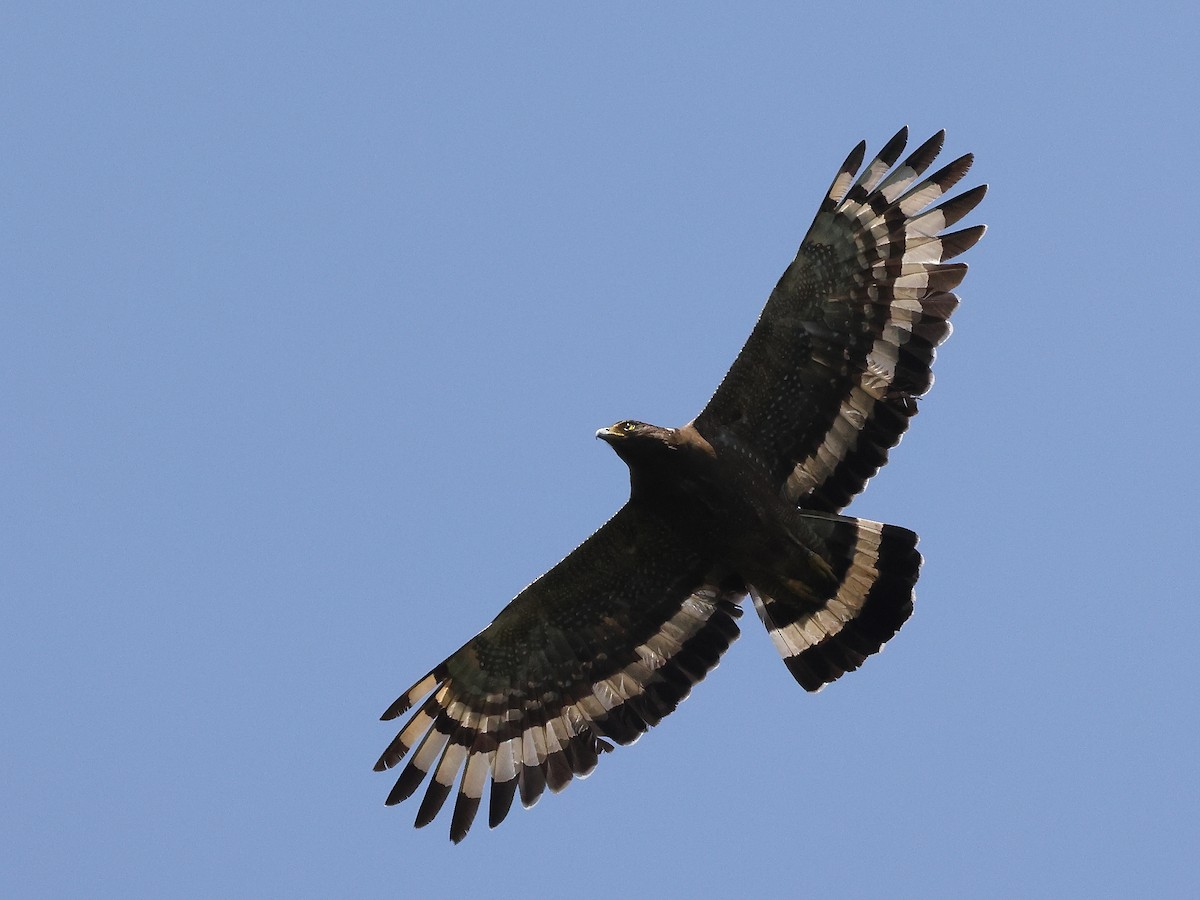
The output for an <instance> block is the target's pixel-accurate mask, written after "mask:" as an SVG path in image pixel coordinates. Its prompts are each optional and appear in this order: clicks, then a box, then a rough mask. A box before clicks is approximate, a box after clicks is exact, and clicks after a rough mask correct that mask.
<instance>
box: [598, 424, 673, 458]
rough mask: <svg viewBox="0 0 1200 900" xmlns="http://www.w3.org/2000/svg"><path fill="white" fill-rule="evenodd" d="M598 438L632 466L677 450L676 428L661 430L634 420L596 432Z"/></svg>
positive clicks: (655, 426)
mask: <svg viewBox="0 0 1200 900" xmlns="http://www.w3.org/2000/svg"><path fill="white" fill-rule="evenodd" d="M596 437H598V438H600V440H602V441H604V442H605V443H607V444H609V445H610V446H611V447H612V448H613V450H615V451H616V452H617V456H619V457H621V459H623V460H625V462H626V463H627V464H628V465H630V466H633V465H635V464H636V463H639V462H642V461H643V460H645V459H647V458H654V457H657V456H659V455H660V454H661V453H662V452H663V451H664V450H666V451H669V450H673V449H675V440H674V438H675V429H674V428H660V427H659V426H657V425H647V424H646V423H645V422H638V421H635V420H633V419H625V420H624V421H621V422H617V423H616V424H615V425H609V426H608V427H607V428H601V429H600V430H599V431H597V432H596Z"/></svg>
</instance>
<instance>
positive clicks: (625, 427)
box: [617, 421, 638, 434]
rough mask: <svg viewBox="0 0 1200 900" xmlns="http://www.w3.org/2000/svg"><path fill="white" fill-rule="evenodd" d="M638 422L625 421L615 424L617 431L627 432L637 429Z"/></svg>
mask: <svg viewBox="0 0 1200 900" xmlns="http://www.w3.org/2000/svg"><path fill="white" fill-rule="evenodd" d="M637 427H638V423H637V422H634V421H625V422H622V423H621V424H620V425H618V426H617V430H618V431H624V432H625V433H626V434H628V433H629V432H631V431H637Z"/></svg>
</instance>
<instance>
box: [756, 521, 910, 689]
mask: <svg viewBox="0 0 1200 900" xmlns="http://www.w3.org/2000/svg"><path fill="white" fill-rule="evenodd" d="M798 515H799V516H800V517H802V519H803V524H804V526H805V527H806V528H807V529H810V530H811V531H812V532H813V533H815V534H816V535H817V536H818V538H819V539H820V540H819V545H821V546H820V549H819V550H818V551H817V552H818V555H820V556H821V557H823V558H824V559H825V561H826V562H827V563H828V564H829V566H830V568H831V569H832V570H833V576H834V577H833V578H832V579H830V580H829V583H828V585H826V586H823V587H821V588H819V589H813V588H812V586H811V585H810V586H808V589H806V590H804V591H796V590H790V589H789V588H788V587H787V584H786V582H785V581H783V580H779V581H777V582H776V583H774V584H769V585H768V584H753V585H751V586H750V595H751V596H752V597H753V598H754V608H755V609H756V610H757V611H758V615H759V618H760V619H762V621H763V624H764V625H766V627H767V632H768V634H770V636H771V641H772V642H773V643H774V644H775V648H776V649H777V650H778V651H779V653H780V655H781V656H782V657H783V661H784V663H786V665H787V667H788V669H789V671H791V673H792V675H793V676H794V677H795V679H796V680H797V681H798V682H800V684H801V686H803V687H804V689H805V690H809V691H816V690H819V689H820V688H821V687H823V686H824V685H826V684H828V683H829V682H831V681H835V680H836V679H838V678H840V677H841V676H842V675H844V674H845V673H846V672H853V671H854V670H855V669H857V668H858V667H859V666H860V665H862V663H863V661H864V660H866V658H867V657H868V656H870V655H871V654H873V653H877V652H878V651H879V650H880V649H882V647H883V645H884V643H885V642H886V641H888V640H889V639H890V638H891V637H892V635H894V634H895V633H896V632H897V631H898V630H899V629H900V626H901V625H903V624H904V623H905V621H906V620H907V619H908V617H909V616H910V615H912V610H913V586H914V585H915V584H916V583H917V576H918V573H919V570H920V567H921V554H920V553H918V552H917V549H916V547H917V536H916V535H915V534H914V533H913V532H911V531H909V530H908V529H906V528H899V527H897V526H895V525H883V524H880V523H879V522H869V521H867V520H865V519H855V518H851V517H849V516H837V515H832V514H827V513H818V512H808V511H799V512H798Z"/></svg>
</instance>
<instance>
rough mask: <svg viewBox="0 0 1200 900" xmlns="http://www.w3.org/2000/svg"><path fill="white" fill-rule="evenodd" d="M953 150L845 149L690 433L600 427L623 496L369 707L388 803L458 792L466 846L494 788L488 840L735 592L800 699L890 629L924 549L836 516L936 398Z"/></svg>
mask: <svg viewBox="0 0 1200 900" xmlns="http://www.w3.org/2000/svg"><path fill="white" fill-rule="evenodd" d="M944 138H945V132H944V131H941V132H938V133H937V134H935V135H934V136H933V137H931V138H930V139H929V140H927V141H925V143H923V144H921V145H920V146H919V147H917V148H916V149H915V150H914V151H913V152H912V153H911V154H910V155H909V156H908V157H907V158H905V159H904V161H903V162H901V163H900V164H899V165H896V161H897V160H898V159H899V158H900V155H901V153H902V152H903V151H904V148H905V145H906V143H907V141H908V129H907V127H906V128H902V129H901V130H900V131H899V132H898V133H897V134H896V135H895V136H894V137H893V138H892V139H891V140H890V141H888V142H887V143H886V144H885V145H884V147H883V149H882V150H880V151H879V154H878V155H877V156H876V157H875V158H874V159H873V160H871V162H870V163H868V165H867V166H866V168H865V169H863V171H862V173H861V174H859V169H860V167H861V166H862V162H863V159H864V157H865V153H866V142H865V141H864V142H862V143H859V144H858V146H856V147H855V148H854V150H853V151H851V153H850V155H849V156H848V157H847V158H846V161H845V162H844V163H843V164H842V166H841V168H840V169H839V170H838V173H837V177H836V178H834V180H833V184H832V185H831V186H830V188H829V191H828V193H826V195H825V197H824V199H823V200H822V201H821V205H820V207H819V209H818V210H817V214H816V218H815V220H814V221H813V224H812V227H811V228H809V230H808V233H807V235H806V236H805V238H804V241H803V243H801V245H800V249H799V251H798V252H797V254H796V258H795V260H793V261H792V263H791V264H790V265H789V266H788V267H787V270H786V271H785V272H784V273H783V276H782V277H781V278H780V280H779V283H778V284H777V285H776V287H775V289H774V290H773V291H772V292H771V295H770V297H769V298H768V300H767V303H766V306H765V307H764V308H763V310H762V313H761V315H760V317H759V319H758V323H757V324H756V325H755V327H754V329H753V331H752V332H751V334H750V337H749V339H748V340H747V342H746V344H745V346H744V347H743V348H742V350H741V352H740V353H739V354H738V356H737V358H736V359H735V360H734V363H733V366H732V367H731V368H730V370H729V372H728V373H727V374H726V376H725V378H724V380H723V381H722V382H721V384H720V386H719V387H718V388H717V391H716V393H715V394H714V395H713V397H712V399H711V400H710V401H709V403H708V405H707V406H705V407H704V409H703V410H702V411H701V412H700V414H699V415H698V416H696V418H695V419H693V420H692V421H691V422H688V423H687V424H686V425H683V426H681V427H679V428H664V427H659V426H657V425H650V424H647V423H645V422H639V421H636V420H633V419H629V420H625V421H621V422H617V423H616V424H614V425H610V426H609V427H607V428H602V429H600V430H599V431H598V432H596V437H598V438H600V439H601V440H603V441H604V442H606V443H607V444H609V445H610V446H611V447H612V448H613V450H614V451H616V453H617V455H618V456H619V457H620V458H621V459H622V460H623V461H624V462H625V463H626V465H627V466H628V467H629V483H630V491H629V500H628V502H626V503H625V505H624V506H623V507H621V509H620V510H619V511H618V512H617V513H616V514H615V515H614V516H613V517H612V518H611V519H610V520H609V521H608V522H607V523H606V524H605V525H603V526H602V527H601V528H600V530H599V531H597V532H596V533H595V534H593V535H592V536H591V537H589V538H588V539H587V540H586V541H584V542H583V544H581V545H580V546H579V547H578V548H576V549H575V550H574V551H573V552H572V553H571V554H570V555H568V556H567V557H566V558H565V559H564V560H563V561H562V562H560V563H559V564H558V565H556V566H555V567H554V568H552V569H551V570H550V571H549V572H547V573H546V574H545V575H543V576H541V577H540V578H538V579H537V580H536V581H534V582H533V583H532V584H531V585H529V587H527V588H525V590H523V591H521V593H520V594H518V595H517V597H516V598H515V599H514V600H513V601H512V602H511V603H509V604H508V606H506V607H505V608H504V609H503V610H501V611H500V614H499V615H498V616H496V618H495V620H494V621H493V622H492V623H491V624H490V625H488V626H487V627H486V628H485V629H483V631H481V632H480V633H479V634H477V635H475V637H473V638H471V639H470V640H469V641H467V643H466V644H464V645H463V646H462V647H461V648H460V649H459V650H457V651H455V652H454V653H453V654H451V655H450V656H449V657H448V658H447V659H445V660H444V661H443V662H441V663H439V664H438V665H436V666H434V667H433V669H432V670H431V671H429V672H428V673H427V674H425V675H424V676H423V677H422V678H420V679H419V680H418V681H417V683H416V684H414V685H413V686H412V687H411V688H409V689H408V690H407V691H405V692H404V693H403V694H401V695H400V697H399V698H398V699H397V700H396V702H395V703H393V704H392V705H391V706H389V707H388V709H387V710H386V712H384V714H383V717H382V718H383V719H384V720H390V719H395V718H396V717H398V716H401V715H402V714H404V713H406V712H411V713H412V714H411V717H410V718H409V719H408V720H407V721H406V722H405V723H404V725H403V727H402V728H401V729H400V731H399V733H398V734H397V735H396V737H395V739H394V740H393V741H392V742H391V744H389V745H388V747H387V749H386V750H385V751H384V752H383V755H382V756H381V757H380V758H379V761H378V762H377V763H376V764H375V769H376V771H384V770H386V769H391V768H392V767H394V766H397V765H399V764H400V763H401V762H402V761H403V760H405V759H406V758H407V760H408V762H407V764H406V765H405V766H404V768H403V769H402V770H401V771H400V775H399V777H398V779H397V780H396V783H395V786H394V787H393V788H392V790H391V793H390V794H389V795H388V797H387V801H386V802H387V804H388V805H391V804H395V803H399V802H401V801H402V800H405V799H407V798H408V797H410V796H411V795H412V794H414V793H415V792H416V790H417V789H418V788H419V787H420V785H421V784H422V783H423V782H424V780H425V778H426V777H427V776H429V775H430V774H431V773H432V777H431V778H430V780H429V784H428V787H427V788H426V790H425V794H424V798H423V800H422V802H421V804H420V807H419V809H418V811H417V816H416V826H417V827H418V828H420V827H423V826H424V825H427V824H429V823H430V822H431V821H432V820H433V819H434V818H435V817H436V816H437V814H438V812H439V810H441V809H442V807H443V806H444V804H445V802H446V800H447V798H448V797H449V796H450V794H451V793H452V792H454V789H455V783H456V782H457V797H456V799H455V802H454V808H453V813H452V815H451V820H450V838H451V840H453V841H454V842H455V843H457V842H459V841H461V840H462V839H463V838H464V837H465V836H466V834H467V831H468V829H469V828H470V827H471V823H472V822H473V821H474V819H475V816H476V813H477V812H478V810H479V806H480V804H481V802H482V799H483V795H484V790H485V788H486V787H487V786H488V782H489V781H490V783H491V788H490V792H489V799H488V824H489V825H490V826H491V827H495V826H496V825H498V824H500V822H501V821H503V820H504V818H505V817H506V816H507V815H508V813H509V810H510V809H511V807H512V804H513V800H514V798H515V797H516V796H517V795H518V794H519V795H520V799H521V803H522V804H523V805H524V806H526V807H530V806H532V805H533V804H534V803H536V802H537V800H538V799H539V798H540V797H541V795H542V794H543V792H544V790H545V789H546V788H549V789H550V790H551V791H552V792H557V791H560V790H562V789H563V788H564V787H566V785H567V784H568V783H569V782H570V781H571V780H572V778H575V777H581V778H582V777H584V776H585V775H588V774H589V773H590V772H591V771H592V770H593V769H594V768H595V767H596V765H597V762H598V761H599V758H600V756H601V755H602V754H603V753H606V752H608V751H610V750H612V749H613V747H614V745H615V744H622V745H624V744H631V743H633V742H634V741H636V740H637V739H638V738H639V737H640V736H641V735H642V734H643V733H644V732H645V731H646V730H647V729H649V728H650V727H651V726H654V725H657V724H658V723H659V721H661V720H662V719H663V717H664V716H666V715H668V714H669V713H670V712H671V711H672V710H674V709H675V708H676V706H678V704H679V703H680V701H682V700H683V699H684V698H685V697H686V696H687V695H688V694H689V692H690V691H691V689H692V687H693V686H694V685H695V684H696V683H698V682H699V681H701V680H702V679H703V678H704V677H705V675H706V674H707V673H708V672H709V671H710V670H711V669H712V668H714V667H715V666H716V665H717V661H718V660H719V659H720V657H721V654H722V653H724V652H725V650H726V649H727V648H728V647H729V645H730V644H731V643H732V642H733V640H734V639H735V638H736V637H737V636H738V625H737V620H738V617H739V616H740V614H741V607H740V603H741V601H742V600H743V599H744V598H745V597H746V595H747V594H748V595H749V596H750V598H751V600H752V602H753V604H754V609H755V611H756V612H757V613H758V616H759V618H760V619H761V620H762V623H763V625H764V626H766V629H767V632H768V633H769V635H770V637H771V641H772V643H773V644H774V646H775V648H776V649H777V650H778V651H779V654H780V655H781V656H782V657H783V661H784V663H785V664H786V666H787V668H788V670H789V671H790V672H791V674H792V675H793V676H794V677H795V679H796V681H798V682H799V683H800V685H801V686H802V687H803V688H805V689H806V690H808V691H816V690H819V689H820V688H821V687H823V686H824V685H826V684H828V683H830V682H832V681H834V680H836V679H838V678H840V677H841V676H842V675H844V674H845V673H846V672H851V671H854V670H855V669H857V668H858V667H859V666H860V665H862V663H863V662H864V661H865V660H866V659H867V657H869V656H871V655H872V654H873V653H876V652H877V651H879V650H880V649H881V648H882V647H883V645H884V643H885V642H886V641H888V640H889V639H890V638H891V637H892V636H893V635H894V634H895V633H896V631H897V630H898V629H899V628H900V626H901V625H903V624H904V622H905V621H906V620H907V619H908V617H909V616H910V615H911V613H912V611H913V596H914V593H913V588H914V585H915V584H916V581H917V575H918V571H919V569H920V566H921V555H920V554H919V553H918V552H917V549H916V546H917V536H916V535H915V534H914V533H913V532H912V531H909V530H907V529H905V528H901V527H898V526H895V525H884V524H881V523H879V522H871V521H867V520H864V519H858V518H852V517H849V516H844V515H841V514H840V512H841V510H842V509H843V508H844V507H845V506H846V505H847V504H848V503H849V502H850V500H851V499H852V498H853V497H854V496H855V495H856V494H858V493H859V492H860V491H861V490H862V489H863V488H864V486H865V485H866V483H867V481H868V479H870V478H871V477H872V476H873V475H875V473H876V472H878V471H879V468H880V467H881V466H882V465H883V464H884V463H885V462H886V461H887V457H888V451H889V450H890V449H891V448H892V447H894V446H896V444H897V443H899V441H900V438H901V436H902V435H903V434H904V431H905V430H906V429H907V427H908V424H909V420H910V419H911V418H912V417H913V415H915V414H916V412H917V398H919V397H921V396H922V395H924V394H925V393H926V391H928V389H929V387H930V385H931V384H932V381H933V376H932V374H931V372H930V368H931V365H932V363H933V358H934V351H935V348H936V347H937V346H938V345H939V344H940V343H941V342H942V341H943V340H945V338H946V337H947V336H948V335H949V334H950V323H949V321H948V319H949V317H950V314H951V313H952V312H953V311H954V309H955V307H956V306H957V305H958V297H957V296H956V295H955V294H954V293H953V291H954V289H955V288H956V287H957V286H958V285H959V283H960V282H961V281H962V279H963V276H964V274H965V273H966V270H967V267H966V265H964V264H962V263H951V262H949V260H951V259H953V258H955V257H956V256H958V255H959V254H960V253H962V252H963V251H965V250H967V249H968V248H970V247H971V246H972V245H974V244H975V242H976V241H978V240H979V238H980V237H981V236H982V235H983V233H984V226H983V225H976V226H973V227H969V228H963V229H961V230H958V231H949V232H948V231H947V229H949V228H950V227H951V226H953V225H954V224H955V223H957V222H958V221H959V220H960V219H962V218H963V217H964V216H966V215H967V214H968V213H970V212H971V211H972V210H973V209H974V208H975V206H976V205H977V204H978V203H979V201H980V200H981V199H982V198H983V195H984V193H985V191H986V190H987V186H986V185H980V186H978V187H975V188H973V189H971V190H967V191H964V192H962V193H960V194H958V195H957V196H955V197H953V198H951V199H945V200H943V199H942V198H943V196H944V195H946V194H947V193H948V192H949V191H950V190H951V188H952V187H953V186H954V185H955V184H957V183H958V181H959V180H960V179H961V178H962V177H963V175H965V174H966V172H967V170H968V169H969V168H970V166H971V163H972V161H973V157H972V155H971V154H967V155H965V156H962V157H959V158H958V159H956V160H954V161H953V162H950V163H948V164H947V165H945V166H944V167H942V168H940V169H938V170H937V171H936V172H934V173H933V174H932V175H929V176H928V177H922V176H923V175H924V173H925V171H926V170H927V169H928V168H929V167H930V165H931V163H933V161H934V159H935V158H936V157H937V155H938V153H939V152H940V151H941V148H942V143H943V141H944ZM893 167H894V168H893ZM934 204H936V205H934ZM414 707H415V711H413V710H414Z"/></svg>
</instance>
